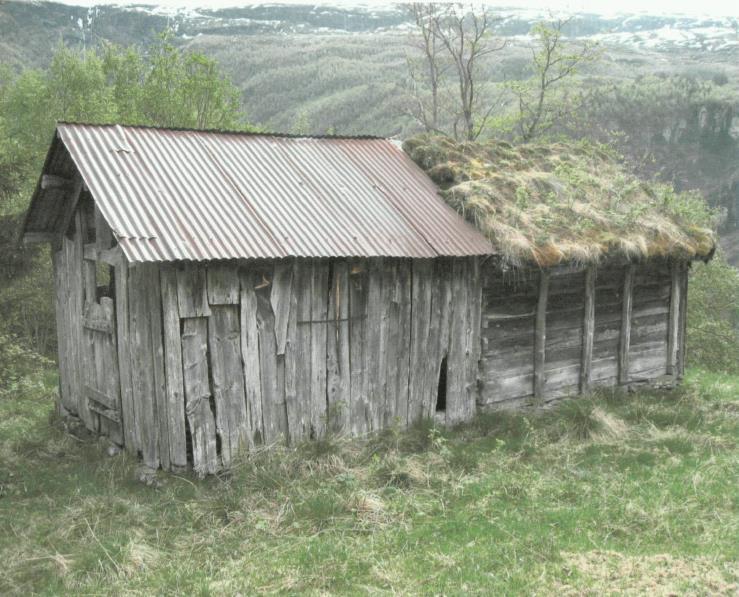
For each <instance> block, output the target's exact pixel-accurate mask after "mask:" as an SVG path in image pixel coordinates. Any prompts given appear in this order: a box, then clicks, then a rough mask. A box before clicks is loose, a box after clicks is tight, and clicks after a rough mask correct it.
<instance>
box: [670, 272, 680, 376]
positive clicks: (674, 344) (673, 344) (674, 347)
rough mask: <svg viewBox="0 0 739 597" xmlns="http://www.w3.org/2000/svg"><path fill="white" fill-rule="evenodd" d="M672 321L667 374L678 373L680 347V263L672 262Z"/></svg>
mask: <svg viewBox="0 0 739 597" xmlns="http://www.w3.org/2000/svg"><path fill="white" fill-rule="evenodd" d="M670 276H671V281H670V322H669V326H668V328H667V375H677V353H678V350H679V348H680V341H679V338H678V334H679V329H680V263H679V262H677V261H672V262H670Z"/></svg>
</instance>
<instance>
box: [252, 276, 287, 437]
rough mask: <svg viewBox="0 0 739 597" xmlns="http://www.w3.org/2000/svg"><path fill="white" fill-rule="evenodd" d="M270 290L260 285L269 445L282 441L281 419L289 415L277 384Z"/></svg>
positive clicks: (261, 363) (265, 425)
mask: <svg viewBox="0 0 739 597" xmlns="http://www.w3.org/2000/svg"><path fill="white" fill-rule="evenodd" d="M270 287H271V284H269V285H264V284H261V283H258V284H257V285H256V287H255V293H256V297H257V333H258V336H259V366H260V371H261V374H260V377H261V387H262V422H263V432H264V441H265V442H266V443H268V444H271V443H273V442H276V441H278V440H279V439H280V428H281V427H287V424H286V423H285V424H284V425H281V421H280V419H281V417H283V416H286V414H285V412H284V411H285V404H284V399H283V400H281V399H280V398H281V395H280V394H281V393H280V390H279V387H278V384H277V342H276V340H275V316H274V313H273V312H272V305H271V303H270Z"/></svg>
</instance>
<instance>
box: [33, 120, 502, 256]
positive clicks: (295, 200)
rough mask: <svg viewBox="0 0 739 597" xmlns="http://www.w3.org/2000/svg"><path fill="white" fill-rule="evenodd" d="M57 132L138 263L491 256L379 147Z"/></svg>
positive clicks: (398, 153)
mask: <svg viewBox="0 0 739 597" xmlns="http://www.w3.org/2000/svg"><path fill="white" fill-rule="evenodd" d="M57 133H58V136H59V139H60V140H61V141H62V142H63V143H64V145H65V147H66V148H67V149H68V151H69V153H70V155H71V157H72V160H73V161H74V163H75V164H76V166H77V168H78V170H79V171H80V174H81V175H82V178H83V180H84V181H85V183H86V184H87V186H88V188H89V189H90V192H91V193H92V195H93V197H94V198H95V200H96V202H97V204H98V206H99V208H100V211H101V212H102V214H103V216H104V217H105V218H106V219H107V221H108V223H109V224H110V226H111V228H112V229H113V231H114V233H115V235H116V237H117V238H118V241H119V243H120V245H121V248H122V249H123V251H124V252H125V254H126V256H127V257H128V258H129V259H130V260H131V261H134V262H142V261H176V260H197V261H200V260H211V259H238V258H280V257H379V256H383V257H435V256H439V255H444V256H465V255H481V254H488V253H490V252H491V245H490V243H489V242H488V241H487V240H486V239H485V238H484V237H483V236H482V235H481V234H480V233H479V232H478V231H477V230H475V229H474V228H473V227H472V226H471V225H469V224H468V223H467V222H465V221H464V220H463V219H462V218H460V217H459V216H458V215H457V214H456V213H455V212H454V211H453V210H452V209H451V208H449V207H448V206H447V205H446V204H445V203H444V202H443V201H442V199H441V198H440V197H439V196H438V192H437V189H436V187H435V185H434V184H433V182H432V181H431V180H430V179H429V178H428V177H427V176H426V174H425V173H423V171H422V170H421V169H420V168H418V167H417V166H416V165H415V164H414V163H413V162H412V161H411V160H410V159H409V158H408V157H407V156H406V155H405V154H404V153H403V151H402V150H401V149H399V148H398V147H397V146H396V145H395V144H394V143H392V142H391V141H388V140H385V139H376V138H356V139H353V138H345V137H344V138H338V137H337V138H331V137H322V138H317V137H291V136H279V135H263V134H257V135H255V134H248V133H226V132H216V131H193V130H173V129H159V128H146V127H124V126H115V125H109V126H105V125H86V124H60V125H59V126H58V127H57ZM37 194H38V191H37Z"/></svg>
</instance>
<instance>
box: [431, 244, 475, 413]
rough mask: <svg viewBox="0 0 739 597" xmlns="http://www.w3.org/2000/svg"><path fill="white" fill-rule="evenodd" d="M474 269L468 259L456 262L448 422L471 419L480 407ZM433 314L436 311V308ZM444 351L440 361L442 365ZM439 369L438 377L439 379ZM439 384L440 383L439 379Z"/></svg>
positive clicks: (447, 393) (439, 358)
mask: <svg viewBox="0 0 739 597" xmlns="http://www.w3.org/2000/svg"><path fill="white" fill-rule="evenodd" d="M469 278H470V272H469V263H468V261H467V260H465V259H454V260H453V262H452V280H451V281H452V297H453V298H452V312H451V315H450V332H449V354H448V357H447V385H446V417H445V420H446V423H447V424H456V423H460V422H463V421H466V420H469V418H470V417H471V415H472V413H473V412H474V408H475V406H476V402H477V401H476V399H475V395H474V393H473V392H472V391H471V390H472V389H473V386H476V379H474V378H473V379H470V378H469V375H470V366H469V359H470V358H472V347H471V328H470V311H469V303H468V301H469V299H470V290H471V289H470V283H469ZM432 314H433V311H432ZM441 356H442V355H441V354H438V355H436V360H437V363H438V364H439V365H441ZM438 375H439V373H438V370H437V373H436V379H437V380H438ZM437 383H438V382H437Z"/></svg>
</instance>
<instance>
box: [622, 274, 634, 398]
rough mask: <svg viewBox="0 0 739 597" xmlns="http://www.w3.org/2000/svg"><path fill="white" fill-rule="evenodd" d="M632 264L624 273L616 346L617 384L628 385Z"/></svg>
mask: <svg viewBox="0 0 739 597" xmlns="http://www.w3.org/2000/svg"><path fill="white" fill-rule="evenodd" d="M635 269H636V268H635V266H634V265H633V264H631V265H627V266H626V270H625V271H624V285H623V296H622V302H621V305H622V307H621V335H620V336H619V345H618V383H620V384H627V383H629V351H630V349H631V311H632V305H633V302H634V271H635Z"/></svg>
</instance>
